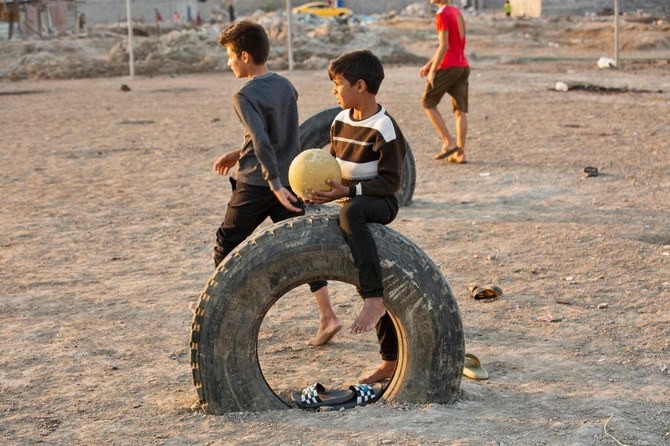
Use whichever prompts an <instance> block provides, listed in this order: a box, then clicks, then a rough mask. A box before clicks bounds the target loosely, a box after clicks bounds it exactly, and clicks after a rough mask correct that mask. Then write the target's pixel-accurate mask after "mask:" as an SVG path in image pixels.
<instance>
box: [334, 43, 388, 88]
mask: <svg viewBox="0 0 670 446" xmlns="http://www.w3.org/2000/svg"><path fill="white" fill-rule="evenodd" d="M338 74H340V75H342V77H344V78H345V79H346V80H347V81H349V85H353V84H355V83H356V82H357V81H358V80H359V79H362V80H363V81H365V83H366V84H367V86H368V91H369V92H370V93H372V94H377V92H378V91H379V86H380V85H381V84H382V80H383V79H384V67H383V66H382V63H381V61H380V60H379V58H377V56H375V55H374V54H372V51H370V50H356V51H351V52H349V53H344V54H342V55H340V56H339V57H338V58H337V59H335V60H333V61H332V62H330V66H329V67H328V76H329V77H330V80H333V79H334V78H335V76H337V75H338Z"/></svg>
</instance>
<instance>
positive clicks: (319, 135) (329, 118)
mask: <svg viewBox="0 0 670 446" xmlns="http://www.w3.org/2000/svg"><path fill="white" fill-rule="evenodd" d="M340 111H342V109H341V108H340V107H333V108H328V109H326V110H323V111H320V112H318V113H316V114H315V115H312V116H310V117H309V118H307V120H306V121H305V122H303V123H302V124H300V149H301V150H307V149H314V148H322V147H325V146H326V145H328V143H329V142H330V125H331V124H332V123H333V120H334V119H335V116H337V114H338V113H339V112H340ZM405 147H406V153H405V162H404V164H403V169H402V177H401V178H400V189H399V190H398V192H396V194H395V195H396V198H397V199H398V204H400V206H409V205H410V204H411V203H412V197H413V196H414V187H415V186H416V164H415V162H414V155H413V154H412V148H411V147H410V145H409V142H408V141H407V140H405Z"/></svg>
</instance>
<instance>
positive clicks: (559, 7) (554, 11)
mask: <svg viewBox="0 0 670 446" xmlns="http://www.w3.org/2000/svg"><path fill="white" fill-rule="evenodd" d="M510 3H511V4H512V15H513V16H528V17H538V16H540V15H542V16H571V15H572V16H574V15H586V14H598V13H600V12H602V11H605V10H607V9H609V10H614V0H590V1H585V0H510ZM619 11H620V12H622V13H628V14H635V13H637V12H643V13H647V14H652V15H659V16H665V15H670V0H619Z"/></svg>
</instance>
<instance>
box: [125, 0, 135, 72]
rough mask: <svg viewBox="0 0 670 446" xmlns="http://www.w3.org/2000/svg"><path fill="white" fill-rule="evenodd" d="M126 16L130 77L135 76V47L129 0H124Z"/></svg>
mask: <svg viewBox="0 0 670 446" xmlns="http://www.w3.org/2000/svg"><path fill="white" fill-rule="evenodd" d="M126 18H127V20H128V56H129V61H128V65H129V66H130V78H131V79H133V78H134V77H135V49H134V44H133V20H132V18H131V17H130V0H126Z"/></svg>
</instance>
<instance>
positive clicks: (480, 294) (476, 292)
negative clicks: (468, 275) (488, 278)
mask: <svg viewBox="0 0 670 446" xmlns="http://www.w3.org/2000/svg"><path fill="white" fill-rule="evenodd" d="M468 292H469V293H470V297H472V298H473V299H475V300H481V299H497V298H498V297H500V296H502V293H503V290H502V288H500V287H498V286H495V285H485V286H479V285H470V286H469V287H468Z"/></svg>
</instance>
